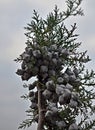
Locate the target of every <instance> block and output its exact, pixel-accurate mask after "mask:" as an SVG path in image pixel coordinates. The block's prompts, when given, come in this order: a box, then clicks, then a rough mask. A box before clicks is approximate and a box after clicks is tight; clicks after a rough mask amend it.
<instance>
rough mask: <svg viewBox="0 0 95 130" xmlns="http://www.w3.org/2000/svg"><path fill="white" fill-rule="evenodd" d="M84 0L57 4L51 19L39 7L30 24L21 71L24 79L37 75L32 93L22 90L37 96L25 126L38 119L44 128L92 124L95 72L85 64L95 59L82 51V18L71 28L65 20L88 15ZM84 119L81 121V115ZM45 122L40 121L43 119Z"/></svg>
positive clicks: (85, 128)
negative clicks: (62, 6)
mask: <svg viewBox="0 0 95 130" xmlns="http://www.w3.org/2000/svg"><path fill="white" fill-rule="evenodd" d="M81 1H82V0H67V1H66V3H67V10H66V11H63V12H59V9H58V8H57V6H55V9H54V11H53V12H51V13H50V14H49V15H48V16H47V18H46V20H44V19H42V18H40V16H39V15H38V13H37V12H36V11H35V10H34V16H33V18H32V21H31V23H30V24H28V25H27V27H26V28H25V29H26V31H27V32H26V34H25V35H26V37H27V41H26V48H25V50H24V52H23V53H22V54H21V55H20V57H19V58H17V59H16V61H17V62H18V61H20V63H21V68H20V69H18V70H17V72H16V73H17V74H18V75H20V76H21V79H22V80H23V81H28V80H29V79H31V78H32V77H34V76H36V78H37V80H36V81H34V82H33V83H32V84H29V85H26V84H24V87H28V89H29V94H28V95H25V96H22V98H24V99H29V100H30V102H31V106H30V108H31V109H30V110H29V111H27V112H28V116H29V117H30V119H27V120H25V121H24V122H23V123H22V124H20V126H19V128H25V127H29V126H31V124H32V123H33V122H36V123H38V130H63V129H64V130H81V129H82V130H91V129H92V128H93V126H94V125H95V120H94V119H91V116H93V114H94V112H95V109H94V105H93V100H94V99H95V93H94V86H95V81H94V78H95V73H94V71H93V70H92V71H91V72H89V71H88V70H86V69H85V63H87V62H88V61H90V58H89V56H87V54H86V53H87V51H85V52H79V51H78V48H79V46H80V45H81V43H78V42H77V41H76V40H77V36H78V35H77V34H75V33H74V32H75V30H76V28H77V27H76V23H74V24H73V25H71V29H68V28H67V27H66V26H65V24H64V21H65V20H66V19H67V18H68V17H70V16H76V15H83V12H82V10H81V8H79V6H80V4H81ZM78 120H80V121H78ZM39 124H40V125H39Z"/></svg>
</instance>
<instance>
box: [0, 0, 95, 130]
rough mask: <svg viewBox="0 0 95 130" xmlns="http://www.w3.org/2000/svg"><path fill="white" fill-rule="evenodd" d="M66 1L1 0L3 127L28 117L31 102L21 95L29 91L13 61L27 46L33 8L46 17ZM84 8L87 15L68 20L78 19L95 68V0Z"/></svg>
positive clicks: (0, 119)
mask: <svg viewBox="0 0 95 130" xmlns="http://www.w3.org/2000/svg"><path fill="white" fill-rule="evenodd" d="M64 1H65V0H0V130H17V127H18V126H19V123H21V122H22V120H24V119H25V118H27V117H26V113H25V110H27V109H28V108H29V105H30V104H29V102H27V101H23V100H22V99H21V98H20V96H21V95H23V94H24V93H27V91H26V90H25V89H24V88H23V87H22V84H23V83H22V82H21V79H20V78H19V77H18V76H17V75H16V74H15V71H16V69H17V68H18V65H17V64H16V63H15V62H14V61H13V60H14V59H15V58H16V57H18V56H19V54H21V53H22V52H23V50H24V48H25V41H26V37H25V36H24V32H25V31H24V29H23V28H24V27H25V26H26V24H27V23H29V22H30V21H31V17H32V14H33V9H35V10H37V11H38V12H39V14H40V15H41V17H46V15H47V14H48V13H49V12H51V11H52V10H53V8H54V6H55V4H57V5H58V7H59V8H60V10H64ZM82 8H83V9H84V13H85V16H84V17H77V18H72V19H70V21H69V22H68V24H69V25H71V24H73V23H75V22H76V23H77V26H78V29H77V32H78V33H79V34H80V36H79V39H78V40H79V41H81V42H82V46H81V50H88V54H89V55H90V57H91V59H92V61H91V62H90V63H89V64H88V68H89V69H91V68H93V69H94V70H95V0H83V3H82ZM33 128H34V127H32V129H33ZM32 129H31V130H32ZM27 130H29V129H27Z"/></svg>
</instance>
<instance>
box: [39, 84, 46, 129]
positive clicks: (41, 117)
mask: <svg viewBox="0 0 95 130" xmlns="http://www.w3.org/2000/svg"><path fill="white" fill-rule="evenodd" d="M37 88H38V112H39V119H38V127H37V130H42V129H43V125H44V117H45V115H44V112H45V105H44V106H43V102H44V98H43V96H42V90H41V88H40V86H39V85H38V87H37Z"/></svg>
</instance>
